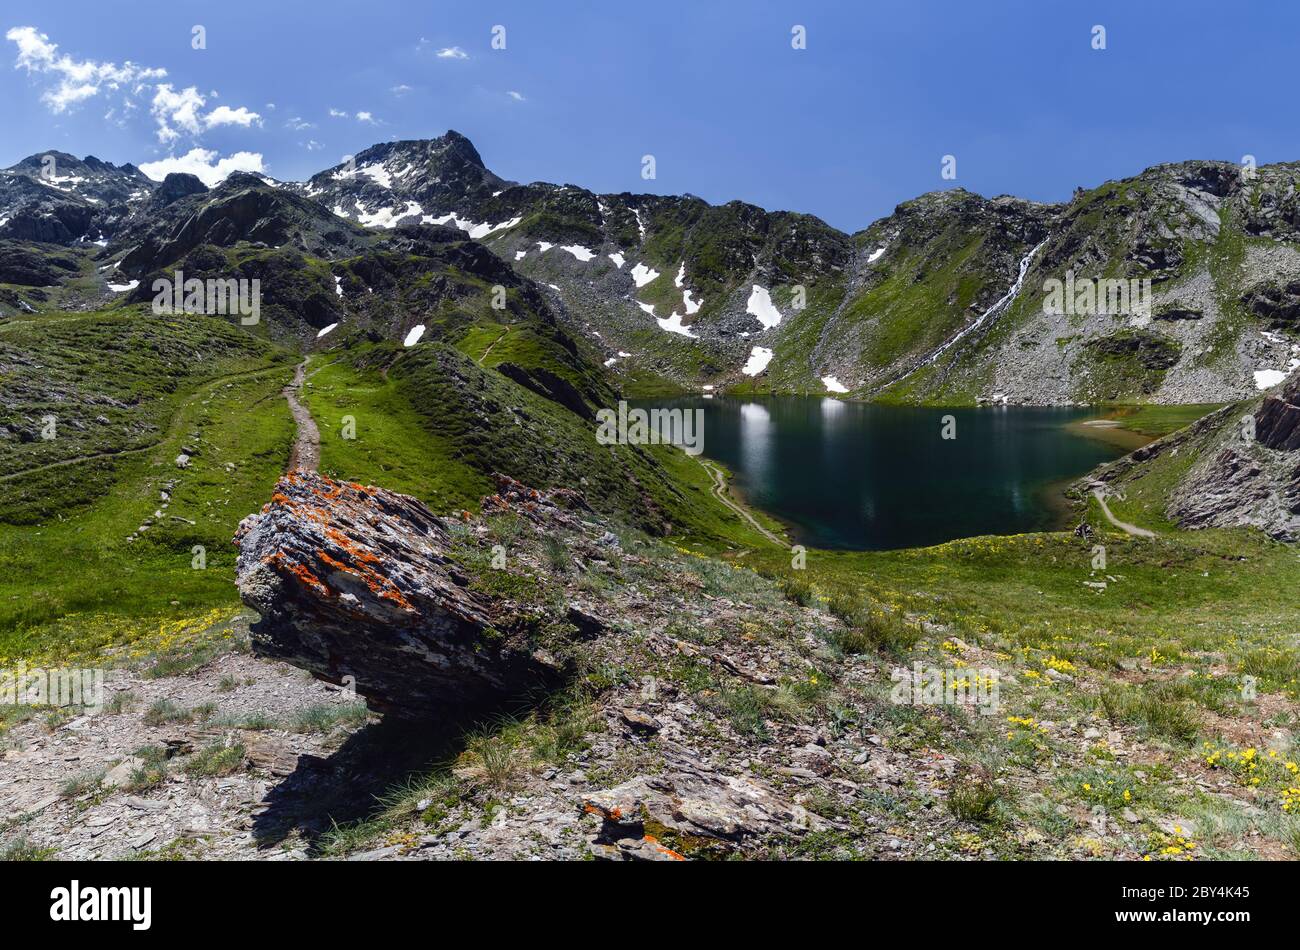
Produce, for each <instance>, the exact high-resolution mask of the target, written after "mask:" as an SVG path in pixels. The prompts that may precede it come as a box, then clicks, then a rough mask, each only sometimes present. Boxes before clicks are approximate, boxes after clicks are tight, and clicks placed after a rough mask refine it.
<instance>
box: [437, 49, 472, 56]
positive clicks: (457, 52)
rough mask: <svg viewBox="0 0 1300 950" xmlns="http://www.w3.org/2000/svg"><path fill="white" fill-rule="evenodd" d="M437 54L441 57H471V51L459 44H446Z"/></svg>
mask: <svg viewBox="0 0 1300 950" xmlns="http://www.w3.org/2000/svg"><path fill="white" fill-rule="evenodd" d="M437 56H438V58H439V59H469V53H467V52H465V51H464V50H463V49H461V48H460V47H459V46H445V47H443V48H442V49H440V50H438V53H437Z"/></svg>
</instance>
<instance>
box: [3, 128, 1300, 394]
mask: <svg viewBox="0 0 1300 950" xmlns="http://www.w3.org/2000/svg"><path fill="white" fill-rule="evenodd" d="M1298 179H1300V165H1297V164H1295V163H1285V164H1276V165H1267V166H1261V167H1259V168H1258V169H1243V168H1242V167H1240V166H1238V165H1235V164H1232V163H1228V162H1216V161H1189V162H1180V163H1176V164H1166V165H1158V166H1155V167H1153V168H1150V169H1147V170H1146V171H1143V172H1142V173H1140V174H1138V175H1136V176H1134V177H1132V178H1128V179H1124V180H1122V181H1111V182H1106V183H1104V184H1102V185H1100V186H1097V187H1094V188H1091V189H1083V188H1080V189H1078V190H1076V192H1075V194H1074V196H1073V198H1072V199H1071V200H1070V201H1069V202H1066V203H1060V204H1043V203H1038V202H1033V201H1027V200H1023V199H1019V198H1013V197H1008V196H999V197H996V198H991V199H990V198H984V197H981V196H979V195H976V194H972V193H970V192H967V191H965V190H963V189H961V188H952V189H949V190H944V191H936V192H931V193H928V194H925V195H922V196H920V197H918V198H916V199H913V200H911V201H907V202H904V203H903V204H900V205H899V206H898V207H897V208H896V209H895V211H894V212H893V214H891V215H889V216H888V217H886V218H882V219H880V220H878V221H875V222H872V223H871V224H869V225H868V226H867V227H865V228H863V229H862V230H861V231H857V232H855V233H853V234H846V233H843V232H841V231H838V230H836V229H835V228H832V227H830V226H829V225H827V224H826V223H825V222H823V221H821V220H820V219H818V218H816V217H813V216H811V215H805V214H799V213H795V212H785V211H779V212H769V211H765V210H764V209H762V208H759V207H756V206H754V205H750V204H746V203H744V202H740V201H732V202H729V203H727V204H724V205H711V204H709V203H707V202H705V201H703V200H701V199H699V198H696V197H693V196H690V195H682V196H660V195H650V194H632V193H620V194H596V193H593V192H591V191H589V190H587V189H585V188H582V187H579V186H577V185H572V184H566V185H554V184H548V183H543V182H534V183H531V184H519V183H515V182H510V181H506V180H504V179H502V178H501V177H499V176H497V175H495V174H494V173H493V172H491V171H490V170H489V169H488V168H487V167H486V165H485V163H484V162H483V160H482V158H481V157H480V155H479V153H478V151H477V150H476V149H475V148H474V146H473V144H472V143H471V142H470V141H469V140H468V139H467V138H465V137H464V136H462V135H460V134H458V133H456V132H447V133H446V134H445V135H443V136H441V137H439V138H436V139H431V140H420V141H401V142H389V143H383V144H379V145H375V146H372V147H370V148H368V149H366V150H364V151H362V152H360V153H358V154H357V155H356V156H354V157H353V158H352V159H350V160H349V161H347V162H345V163H343V164H340V165H336V166H334V167H332V168H328V169H325V170H323V171H321V172H319V173H318V174H316V175H314V176H312V177H311V178H310V179H308V180H307V181H306V182H301V183H291V182H279V181H275V180H273V179H270V178H268V177H266V176H261V175H253V174H248V173H236V174H233V175H231V176H230V177H229V178H227V179H226V180H224V181H223V182H221V183H220V184H218V185H217V186H216V187H214V188H211V189H209V188H207V187H206V186H204V185H203V183H202V182H200V181H199V180H198V179H197V178H195V177H193V176H190V175H184V174H172V175H168V176H167V178H166V179H165V180H164V181H162V182H155V181H153V180H151V179H149V178H148V177H146V176H145V175H144V174H143V173H141V172H140V170H139V169H138V168H136V167H135V166H133V165H130V164H127V165H122V166H115V165H112V164H109V163H106V162H102V161H100V160H98V159H96V158H94V157H87V158H85V159H77V158H75V157H74V156H71V155H68V154H65V153H62V152H51V153H38V154H36V155H33V156H31V157H29V158H27V159H24V160H23V161H21V162H19V163H18V164H16V165H14V166H12V167H10V168H8V169H5V170H4V171H3V172H0V315H3V314H6V313H10V314H11V313H18V312H25V311H33V310H40V309H61V310H86V309H93V308H98V307H103V306H105V305H113V304H115V303H119V302H128V303H143V302H147V301H148V300H150V299H152V293H151V292H150V287H151V282H152V280H153V279H156V278H157V277H158V276H160V275H163V274H167V273H170V272H174V271H175V270H182V271H183V272H184V273H185V274H186V276H191V275H192V276H200V277H202V276H237V277H247V278H254V277H256V278H258V279H259V280H260V281H261V285H262V291H263V294H264V299H265V304H266V306H267V307H268V312H269V319H268V321H267V324H268V325H267V327H266V328H265V330H266V333H267V334H268V335H269V336H270V337H271V338H273V339H276V340H279V341H282V342H291V343H294V344H295V345H301V346H305V347H310V348H329V347H331V346H338V345H341V341H344V340H346V339H347V338H348V336H349V335H351V334H369V335H370V336H371V337H378V338H387V339H400V340H405V339H406V338H407V337H408V336H409V335H410V334H411V333H412V332H413V331H414V329H415V328H416V327H418V326H428V325H429V324H430V323H431V321H435V320H436V321H440V322H441V321H445V320H447V319H448V318H449V317H450V318H451V319H452V322H453V323H454V324H456V326H457V327H458V328H459V330H461V331H464V332H468V331H469V329H470V328H471V327H472V326H473V325H474V323H475V321H476V320H477V319H479V318H476V317H474V316H473V311H474V310H475V308H478V307H481V305H482V302H481V301H476V300H475V299H474V298H476V297H478V296H482V295H485V294H486V293H487V292H488V291H489V290H490V288H491V287H495V286H503V287H507V288H508V297H509V300H510V303H509V306H510V308H511V311H512V312H514V311H518V312H520V313H523V312H525V311H527V312H528V313H529V314H530V315H532V316H536V317H540V318H541V319H542V321H543V323H544V325H545V326H547V327H549V328H550V329H549V330H548V331H547V332H548V333H550V334H551V335H553V336H554V338H555V340H556V341H557V343H556V345H557V346H558V347H559V350H560V351H563V352H565V353H567V354H568V356H567V357H558V356H557V358H559V359H561V361H562V362H564V361H566V360H567V363H568V364H569V365H568V367H567V368H566V371H565V372H564V373H563V374H560V375H562V376H564V377H566V378H567V382H568V383H571V384H574V385H575V386H576V387H577V389H578V391H579V392H583V391H584V390H585V393H586V395H587V396H591V395H592V394H594V393H595V392H596V389H594V388H593V387H609V388H611V389H612V390H618V391H622V392H625V393H628V394H633V395H638V394H645V395H648V394H660V393H667V392H692V391H695V392H698V391H700V389H701V388H702V387H703V388H707V389H714V390H724V389H732V390H736V391H739V392H770V393H823V394H826V393H829V394H837V395H838V394H848V395H850V396H852V397H859V398H871V399H876V400H884V401H895V402H917V403H932V404H944V405H963V404H964V405H970V404H980V403H1026V404H1048V405H1050V404H1071V403H1075V404H1096V403H1099V402H1107V401H1119V402H1152V403H1170V404H1174V403H1180V404H1185V403H1192V402H1197V403H1209V402H1226V401H1231V400H1235V399H1241V398H1245V397H1248V396H1251V395H1253V394H1254V393H1256V392H1257V391H1259V390H1262V389H1266V388H1269V387H1270V386H1273V385H1275V384H1277V383H1279V382H1280V381H1281V380H1282V379H1283V378H1284V377H1285V376H1286V375H1288V374H1289V373H1290V371H1291V370H1293V369H1294V368H1295V367H1296V366H1297V365H1300V347H1298V346H1297V345H1296V343H1295V342H1293V335H1294V333H1295V331H1296V330H1297V329H1300V252H1298V251H1297V250H1296V249H1295V247H1294V246H1293V242H1295V241H1296V240H1297V239H1300V235H1298V234H1297V230H1298V229H1300V199H1297V197H1296V193H1297V188H1296V185H1297V180H1298ZM1053 281H1059V282H1063V283H1064V282H1066V281H1069V282H1070V283H1071V285H1072V286H1073V285H1074V283H1075V282H1080V281H1083V282H1086V281H1093V282H1096V283H1100V282H1103V281H1123V282H1125V283H1126V284H1127V283H1129V282H1133V283H1134V286H1135V287H1136V286H1139V285H1142V284H1143V282H1148V281H1149V284H1147V285H1145V286H1147V287H1149V288H1150V289H1149V298H1148V303H1149V304H1150V307H1149V308H1148V312H1146V313H1145V315H1140V316H1141V317H1142V318H1140V319H1135V318H1134V314H1133V313H1131V312H1120V313H1114V312H1102V311H1104V309H1105V308H1101V307H1096V306H1093V307H1083V308H1075V307H1073V306H1070V307H1066V308H1060V307H1059V306H1054V305H1053V304H1052V303H1051V302H1050V300H1049V298H1050V293H1051V291H1050V288H1051V285H1052V282H1053ZM456 314H459V316H455V315H456ZM480 322H481V321H480ZM326 328H329V330H328V332H325V333H323V332H322V331H325V330H326ZM422 332H423V331H421V333H422ZM586 364H590V366H588V365H586ZM580 367H581V368H580ZM566 398H569V399H570V400H572V398H573V394H572V393H570V394H567V395H566Z"/></svg>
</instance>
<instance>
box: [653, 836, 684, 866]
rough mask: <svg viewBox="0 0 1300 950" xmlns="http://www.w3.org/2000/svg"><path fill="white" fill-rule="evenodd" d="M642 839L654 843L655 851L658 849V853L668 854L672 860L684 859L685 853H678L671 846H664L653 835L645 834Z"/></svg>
mask: <svg viewBox="0 0 1300 950" xmlns="http://www.w3.org/2000/svg"><path fill="white" fill-rule="evenodd" d="M642 840H644V841H648V842H650V844H652V845H654V849H655V850H656V851H658V852H659V853H660V854H666V855H668V857H670V858H672V859H673V860H674V861H685V860H686V855H684V854H678V853H677V852H676V851H674V850H673V849H672V848H665V847H664V846H663V845H661V844H660V843H659V839H658V838H656V837H655V836H654V835H646V836H645V837H644V838H643V839H642Z"/></svg>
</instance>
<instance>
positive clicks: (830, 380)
mask: <svg viewBox="0 0 1300 950" xmlns="http://www.w3.org/2000/svg"><path fill="white" fill-rule="evenodd" d="M822 385H823V386H825V387H826V391H827V392H829V393H846V392H848V391H849V390H848V387H847V386H845V385H844V384H843V383H841V382H840V381H839V380H838V379H836V378H835V377H834V376H823V377H822Z"/></svg>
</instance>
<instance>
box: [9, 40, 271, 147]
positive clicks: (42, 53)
mask: <svg viewBox="0 0 1300 950" xmlns="http://www.w3.org/2000/svg"><path fill="white" fill-rule="evenodd" d="M5 39H7V40H9V41H10V42H11V43H13V44H14V45H15V46H17V47H18V57H17V59H16V60H15V61H14V67H15V68H22V69H26V70H27V72H28V73H30V74H41V75H48V76H50V77H52V78H54V79H55V80H56V83H55V84H54V85H53V86H51V87H50V88H48V89H46V90H45V91H44V92H43V93H42V94H41V100H42V101H43V102H44V103H45V104H46V105H47V106H48V107H49V109H50V111H51V112H54V113H56V114H58V113H62V112H66V111H67V110H68V109H69V108H71V107H72V106H75V105H77V104H78V103H81V102H84V101H86V100H88V99H92V98H94V97H95V96H98V95H100V94H101V93H106V94H107V93H116V94H119V95H120V96H121V111H120V112H119V111H118V110H117V109H115V108H110V109H109V111H108V113H107V116H106V117H110V116H111V117H113V118H110V119H109V121H119V122H120V121H121V117H122V116H124V115H126V114H129V113H130V112H131V111H132V110H133V109H134V108H135V101H134V97H136V96H148V95H149V93H150V91H152V100H151V103H150V107H149V111H150V114H151V115H153V117H154V121H155V122H156V123H157V124H158V140H159V141H160V142H163V143H166V144H170V143H172V142H175V141H176V139H178V138H180V136H181V135H182V134H184V133H188V134H190V135H198V134H199V133H201V132H204V131H206V130H208V129H213V128H216V127H218V126H223V125H237V126H240V127H242V128H248V127H249V126H251V125H255V124H258V125H260V124H261V121H262V117H261V116H260V115H258V114H257V113H256V112H253V111H252V110H250V109H246V108H244V107H242V106H241V107H239V108H237V109H235V108H231V107H230V106H218V107H217V108H215V109H213V110H211V111H210V112H206V113H205V112H203V111H202V109H203V107H204V105H205V104H206V103H207V97H204V96H203V95H202V94H201V93H200V92H199V91H198V89H197V88H196V87H194V86H187V87H185V88H184V89H179V90H178V89H176V88H174V87H173V86H172V84H171V83H169V82H157V80H160V79H166V78H167V75H168V74H167V70H165V69H161V68H151V67H147V66H140V65H138V64H136V63H133V62H131V61H130V60H127V61H126V62H123V63H121V64H120V65H119V64H117V63H98V62H95V61H94V60H89V59H87V60H77V59H73V58H72V57H71V56H69V55H67V54H66V53H60V52H59V51H58V50H59V47H58V44H57V43H51V42H50V38H49V37H48V36H47V35H46V34H44V33H41V32H40V31H38V30H37V29H36V28H35V27H34V26H16V27H13V28H12V29H10V30H8V31H7V32H6V33H5ZM210 97H211V98H215V97H216V93H215V92H213V93H210ZM268 107H270V106H268ZM270 108H273V107H270Z"/></svg>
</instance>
